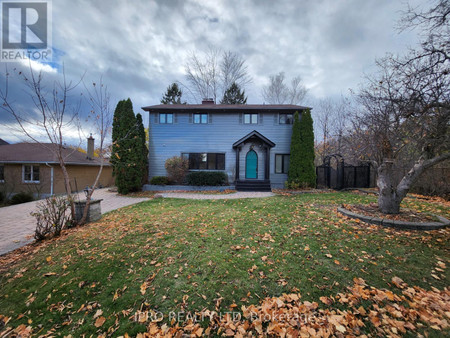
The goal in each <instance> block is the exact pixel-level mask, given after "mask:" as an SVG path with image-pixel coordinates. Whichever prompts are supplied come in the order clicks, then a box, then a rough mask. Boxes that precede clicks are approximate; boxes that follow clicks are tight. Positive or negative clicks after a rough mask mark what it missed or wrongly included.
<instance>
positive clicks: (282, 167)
mask: <svg viewBox="0 0 450 338" xmlns="http://www.w3.org/2000/svg"><path fill="white" fill-rule="evenodd" d="M288 171H289V154H275V173H276V174H287V173H288Z"/></svg>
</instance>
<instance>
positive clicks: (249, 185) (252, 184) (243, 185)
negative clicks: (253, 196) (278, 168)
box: [236, 181, 272, 191]
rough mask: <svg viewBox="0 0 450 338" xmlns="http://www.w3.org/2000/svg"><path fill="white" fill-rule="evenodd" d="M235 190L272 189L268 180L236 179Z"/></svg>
mask: <svg viewBox="0 0 450 338" xmlns="http://www.w3.org/2000/svg"><path fill="white" fill-rule="evenodd" d="M236 190H237V191H272V188H271V186H270V181H236Z"/></svg>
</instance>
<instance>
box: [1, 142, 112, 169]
mask: <svg viewBox="0 0 450 338" xmlns="http://www.w3.org/2000/svg"><path fill="white" fill-rule="evenodd" d="M57 147H58V145H57V144H52V143H15V144H7V145H3V146H1V147H0V163H59V161H58V158H57V157H56V152H57ZM62 155H63V158H64V162H65V163H66V164H68V165H93V166H99V165H100V159H99V158H94V159H92V160H90V159H88V158H87V155H86V154H85V153H82V152H80V151H78V150H76V149H73V148H70V147H66V146H65V147H63V149H62ZM104 165H110V164H109V162H108V161H107V160H105V161H104Z"/></svg>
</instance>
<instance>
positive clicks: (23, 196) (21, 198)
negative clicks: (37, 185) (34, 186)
mask: <svg viewBox="0 0 450 338" xmlns="http://www.w3.org/2000/svg"><path fill="white" fill-rule="evenodd" d="M31 201H34V198H33V194H31V193H28V192H19V193H17V194H15V195H14V196H13V197H11V199H10V200H9V204H21V203H27V202H31Z"/></svg>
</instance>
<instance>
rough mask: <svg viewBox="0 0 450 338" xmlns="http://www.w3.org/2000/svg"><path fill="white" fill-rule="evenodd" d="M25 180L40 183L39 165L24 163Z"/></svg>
mask: <svg viewBox="0 0 450 338" xmlns="http://www.w3.org/2000/svg"><path fill="white" fill-rule="evenodd" d="M23 181H24V182H25V183H39V165H24V166H23Z"/></svg>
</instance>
